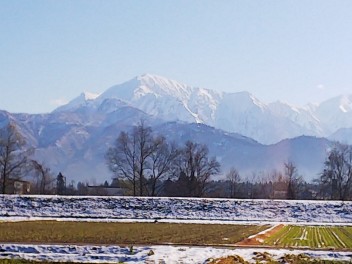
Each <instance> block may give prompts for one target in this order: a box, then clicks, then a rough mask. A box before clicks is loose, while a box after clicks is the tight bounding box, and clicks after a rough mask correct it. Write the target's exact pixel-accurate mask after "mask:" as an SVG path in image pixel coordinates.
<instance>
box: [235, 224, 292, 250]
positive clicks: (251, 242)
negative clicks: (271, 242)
mask: <svg viewBox="0 0 352 264" xmlns="http://www.w3.org/2000/svg"><path fill="white" fill-rule="evenodd" d="M284 226H285V225H284V224H279V225H275V226H274V227H271V228H269V229H267V230H264V231H262V232H259V233H258V234H256V235H253V236H250V237H248V238H245V239H244V240H242V241H240V242H238V243H236V244H235V245H236V246H241V247H250V246H261V245H263V242H264V241H265V239H267V238H269V237H270V236H272V235H273V234H275V233H276V232H278V231H280V230H281V228H283V227H284Z"/></svg>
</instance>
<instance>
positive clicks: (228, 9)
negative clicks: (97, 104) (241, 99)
mask: <svg viewBox="0 0 352 264" xmlns="http://www.w3.org/2000/svg"><path fill="white" fill-rule="evenodd" d="M351 71H352V1H350V0H346V1H341V0H338V1H334V0H329V1H325V0H307V1H304V0H302V1H294V0H292V1H286V0H277V1H269V0H265V1H263V0H258V1H251V0H243V1H236V0H228V1H226V0H221V1H217V0H214V1H207V0H201V1H200V0H199V1H197V0H192V1H188V0H187V1H182V0H177V1H173V0H160V1H153V0H148V1H142V0H140V1H132V0H131V1H115V0H114V1H108V0H104V1H98V0H96V1H92V0H84V1H80V0H70V1H66V0H60V1H57V0H52V1H50V0H45V1H44V0H42V1H39V0H36V1H32V0H21V1H19V0H2V1H0V109H5V110H8V111H10V112H28V113H42V112H49V111H52V110H53V109H54V108H56V107H57V105H56V104H58V103H59V102H60V101H61V102H64V101H68V100H71V99H73V98H74V97H76V96H78V95H79V94H80V93H81V92H83V91H91V92H98V93H99V92H103V91H104V90H106V89H107V88H109V87H110V86H112V85H115V84H118V83H121V82H124V81H127V80H129V79H131V78H133V77H134V76H136V75H140V74H143V73H153V74H158V75H162V76H165V77H168V78H171V79H175V80H178V81H180V82H183V83H187V84H189V85H192V86H199V87H204V88H209V89H214V90H219V91H228V92H230V91H232V92H237V91H243V90H246V91H249V92H251V93H253V94H254V95H255V96H257V97H258V98H259V99H260V100H263V101H264V102H271V101H275V100H282V101H286V102H290V103H292V104H296V105H304V104H305V103H307V102H308V101H312V102H320V101H322V100H324V99H326V98H329V97H332V96H335V95H339V94H343V93H352V72H351Z"/></svg>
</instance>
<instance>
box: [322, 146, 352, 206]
mask: <svg viewBox="0 0 352 264" xmlns="http://www.w3.org/2000/svg"><path fill="white" fill-rule="evenodd" d="M320 184H321V190H322V189H325V190H326V192H327V193H328V194H329V195H330V198H331V199H339V200H347V199H350V198H351V194H350V193H351V191H352V146H350V145H345V144H341V143H335V145H334V147H333V148H332V149H331V150H330V152H329V153H328V156H327V158H326V160H325V162H324V170H323V172H322V174H321V176H320Z"/></svg>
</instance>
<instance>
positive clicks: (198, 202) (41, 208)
mask: <svg viewBox="0 0 352 264" xmlns="http://www.w3.org/2000/svg"><path fill="white" fill-rule="evenodd" d="M48 218H53V219H67V218H71V219H75V220H82V221H84V220H94V221H121V220H122V221H127V220H128V219H129V220H141V221H146V220H153V221H154V220H155V219H159V220H162V221H170V222H172V221H185V222H188V221H190V222H192V221H193V222H199V220H201V222H204V221H206V222H207V223H211V222H214V223H219V222H223V223H226V222H229V221H231V222H247V223H248V222H253V223H258V222H259V223H273V222H289V223H290V222H294V223H301V224H304V223H308V224H314V223H319V224H320V223H321V224H324V223H325V224H349V223H352V202H341V201H286V200H237V199H231V200H230V199H202V198H198V199H197V198H147V197H116V196H115V197H79V196H16V195H11V196H7V195H2V196H0V220H11V219H29V220H31V219H33V220H34V219H48Z"/></svg>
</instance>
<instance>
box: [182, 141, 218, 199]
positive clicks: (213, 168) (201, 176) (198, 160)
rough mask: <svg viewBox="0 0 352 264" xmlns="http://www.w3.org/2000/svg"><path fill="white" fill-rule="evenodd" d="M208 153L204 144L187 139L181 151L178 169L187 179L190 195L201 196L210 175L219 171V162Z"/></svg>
mask: <svg viewBox="0 0 352 264" xmlns="http://www.w3.org/2000/svg"><path fill="white" fill-rule="evenodd" d="M208 154H209V150H208V148H207V146H206V145H200V144H197V143H193V142H191V141H187V142H186V144H185V147H184V148H183V149H182V151H181V156H180V163H179V170H180V172H181V173H183V174H185V175H186V176H187V177H188V179H189V182H190V184H189V195H190V196H197V197H201V196H203V195H204V193H205V191H206V187H207V184H208V183H209V181H210V178H211V176H212V175H215V174H217V173H219V172H220V164H219V162H218V161H216V159H215V157H213V158H209V157H208Z"/></svg>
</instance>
